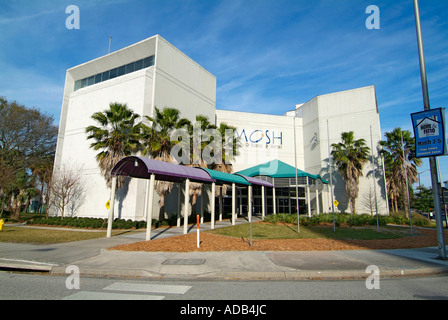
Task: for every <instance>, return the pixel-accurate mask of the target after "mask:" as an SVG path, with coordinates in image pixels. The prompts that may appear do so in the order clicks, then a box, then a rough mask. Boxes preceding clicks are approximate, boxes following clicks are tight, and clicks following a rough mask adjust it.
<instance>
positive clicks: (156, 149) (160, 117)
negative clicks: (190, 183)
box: [141, 107, 190, 220]
mask: <svg viewBox="0 0 448 320" xmlns="http://www.w3.org/2000/svg"><path fill="white" fill-rule="evenodd" d="M145 118H146V119H147V120H148V121H149V122H151V125H150V126H147V125H142V126H141V129H142V139H143V141H144V142H143V150H142V154H143V155H150V156H151V157H152V158H153V159H155V160H160V161H165V162H173V156H172V153H171V151H172V148H173V147H174V146H175V145H176V144H177V143H179V142H178V141H175V140H172V139H171V134H172V133H173V131H174V130H175V129H181V128H184V127H186V126H188V125H189V124H190V122H189V121H188V120H187V119H184V118H181V117H180V112H179V110H177V109H174V108H165V109H163V110H159V109H158V108H157V107H155V108H154V117H148V116H145ZM172 188H173V183H172V182H168V181H156V184H155V189H156V192H157V193H158V194H159V196H160V210H159V220H164V219H165V196H166V195H167V194H168V193H170V192H171V190H172Z"/></svg>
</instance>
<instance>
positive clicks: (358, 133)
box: [301, 86, 388, 214]
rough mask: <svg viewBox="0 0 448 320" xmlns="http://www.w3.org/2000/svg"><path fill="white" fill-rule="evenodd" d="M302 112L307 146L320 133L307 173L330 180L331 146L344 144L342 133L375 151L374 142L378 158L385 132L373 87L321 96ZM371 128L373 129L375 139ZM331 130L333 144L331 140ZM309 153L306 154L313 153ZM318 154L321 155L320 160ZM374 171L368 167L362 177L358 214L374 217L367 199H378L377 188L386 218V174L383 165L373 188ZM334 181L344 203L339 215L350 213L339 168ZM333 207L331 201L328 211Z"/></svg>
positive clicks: (340, 200) (377, 171)
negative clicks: (367, 214) (375, 194)
mask: <svg viewBox="0 0 448 320" xmlns="http://www.w3.org/2000/svg"><path fill="white" fill-rule="evenodd" d="M301 109H302V112H303V121H304V137H305V136H306V137H305V141H304V142H305V143H306V142H307V139H309V138H310V136H311V135H312V134H314V130H317V132H318V141H319V145H318V146H317V147H316V148H315V151H314V154H313V153H310V156H308V155H306V156H305V164H306V170H305V171H307V172H310V173H313V174H320V175H321V176H322V177H323V178H324V179H327V180H329V172H328V171H329V170H328V155H329V153H328V145H329V144H330V145H331V144H333V143H339V142H341V134H342V132H347V131H354V133H355V139H361V138H362V139H364V140H365V141H366V144H367V146H369V148H371V145H372V144H371V140H373V151H374V157H375V158H377V157H378V153H377V148H376V146H377V144H378V141H380V140H381V128H380V122H379V114H378V108H377V101H376V95H375V88H374V87H373V86H369V87H364V88H359V89H353V90H347V91H342V92H337V93H331V94H326V95H321V96H317V97H316V98H315V99H313V100H311V101H309V102H307V103H305V104H303V105H302V106H301ZM316 117H317V119H316ZM327 123H328V125H327ZM308 127H309V128H312V130H311V131H308V130H306V129H308ZM370 127H372V138H371V135H370ZM328 129H329V138H330V141H328V138H327V137H328V131H327V130H328ZM305 132H307V133H305ZM305 150H306V153H307V152H308V151H309V150H307V149H305ZM317 154H320V157H318V156H317ZM372 171H373V170H372V164H371V163H370V162H369V163H367V164H366V165H365V166H364V170H363V173H364V176H363V177H361V179H360V182H359V196H358V199H357V202H356V203H357V211H358V212H366V213H370V211H369V210H370V209H368V208H367V207H368V205H367V202H368V200H367V198H368V197H369V196H370V195H371V196H372V198H373V197H374V189H375V188H376V192H377V200H378V211H379V213H382V214H385V213H387V212H388V210H387V205H386V201H385V199H386V195H385V187H384V185H385V184H384V175H383V172H384V171H383V166H382V163H381V161H380V162H379V163H377V166H376V167H375V171H376V186H375V187H374V185H373V183H374V182H373V181H374V179H373V175H372V173H373V172H372ZM333 180H334V191H335V197H336V199H337V200H338V202H339V203H340V205H339V208H338V211H343V210H344V211H346V212H349V211H350V206H349V204H348V198H347V197H346V196H345V183H344V181H343V178H342V176H340V175H339V174H338V173H337V172H336V168H334V170H333ZM329 206H330V200H329V201H328V204H327V207H329ZM367 211H368V212H367Z"/></svg>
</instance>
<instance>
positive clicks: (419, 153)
mask: <svg viewBox="0 0 448 320" xmlns="http://www.w3.org/2000/svg"><path fill="white" fill-rule="evenodd" d="M411 118H412V125H413V127H414V135H415V145H416V157H417V158H424V157H433V156H440V155H445V154H447V148H446V141H445V128H444V118H445V112H444V109H441V108H439V109H431V110H427V111H423V112H417V113H412V114H411Z"/></svg>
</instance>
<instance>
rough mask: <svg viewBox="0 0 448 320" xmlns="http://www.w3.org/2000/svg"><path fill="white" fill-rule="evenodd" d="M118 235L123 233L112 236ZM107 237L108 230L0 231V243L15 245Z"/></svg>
mask: <svg viewBox="0 0 448 320" xmlns="http://www.w3.org/2000/svg"><path fill="white" fill-rule="evenodd" d="M118 233H123V231H113V232H112V235H116V234H118ZM105 237H106V230H105V231H100V232H84V231H71V230H49V229H38V228H28V227H13V226H3V230H2V231H0V242H14V243H33V244H53V243H61V242H70V241H80V240H89V239H97V238H105Z"/></svg>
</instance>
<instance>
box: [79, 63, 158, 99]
mask: <svg viewBox="0 0 448 320" xmlns="http://www.w3.org/2000/svg"><path fill="white" fill-rule="evenodd" d="M153 65H154V56H150V57H147V58H145V59H141V60H138V61H135V62H131V63H129V64H127V65H123V66H120V67H118V68H114V69H112V70H108V71H106V72H103V73H98V74H95V75H93V76H90V77H87V78H84V79H80V80H76V81H75V91H76V90H79V89H81V88H85V87H88V86H91V85H94V84H97V83H100V82H103V81H107V80H109V79H113V78H116V77H120V76H122V75H125V74H128V73H131V72H134V71H138V70H141V69H145V68H149V67H152V66H153Z"/></svg>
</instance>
